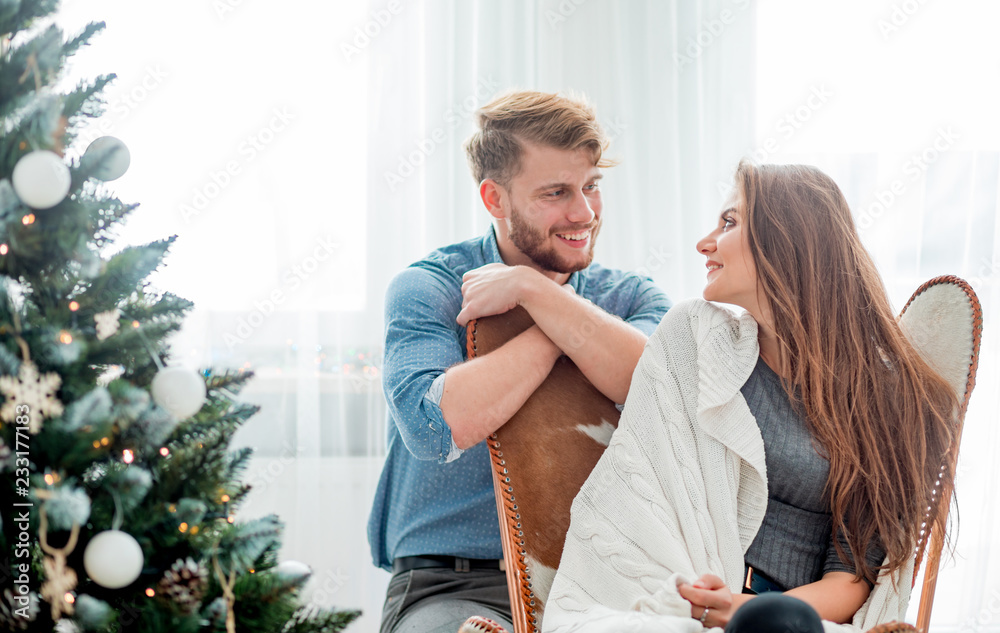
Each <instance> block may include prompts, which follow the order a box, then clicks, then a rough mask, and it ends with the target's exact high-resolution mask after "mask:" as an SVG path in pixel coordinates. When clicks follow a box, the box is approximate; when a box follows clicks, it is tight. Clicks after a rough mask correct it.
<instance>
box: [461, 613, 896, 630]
mask: <svg viewBox="0 0 1000 633" xmlns="http://www.w3.org/2000/svg"><path fill="white" fill-rule="evenodd" d="M893 630H895V629H893ZM900 630H902V629H900ZM458 633H507V629H505V628H503V627H502V626H500V625H499V624H497V623H496V622H494V621H493V620H491V619H489V618H484V617H482V616H478V615H474V616H472V617H471V618H469V619H468V620H466V621H465V622H464V623H463V624H462V627H461V628H460V629H458Z"/></svg>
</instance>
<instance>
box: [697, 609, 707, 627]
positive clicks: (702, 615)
mask: <svg viewBox="0 0 1000 633" xmlns="http://www.w3.org/2000/svg"><path fill="white" fill-rule="evenodd" d="M707 619H708V607H705V610H704V611H702V612H701V617H700V618H698V621H699V622H701V623H702V624H705V620H707Z"/></svg>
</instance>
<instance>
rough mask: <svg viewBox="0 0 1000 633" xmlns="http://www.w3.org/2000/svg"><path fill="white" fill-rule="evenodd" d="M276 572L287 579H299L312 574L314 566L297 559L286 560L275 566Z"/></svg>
mask: <svg viewBox="0 0 1000 633" xmlns="http://www.w3.org/2000/svg"><path fill="white" fill-rule="evenodd" d="M274 573H276V574H277V575H278V576H280V577H281V578H284V579H286V580H299V579H301V578H308V577H309V576H311V575H312V568H311V567H309V565H306V564H305V563H300V562H299V561H297V560H284V561H281V562H280V563H278V565H277V566H276V567H275V568H274Z"/></svg>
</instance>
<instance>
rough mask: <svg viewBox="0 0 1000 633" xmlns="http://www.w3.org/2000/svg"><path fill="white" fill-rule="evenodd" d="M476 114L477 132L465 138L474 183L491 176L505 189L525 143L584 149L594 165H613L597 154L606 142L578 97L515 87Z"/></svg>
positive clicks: (590, 110)
mask: <svg viewBox="0 0 1000 633" xmlns="http://www.w3.org/2000/svg"><path fill="white" fill-rule="evenodd" d="M476 115H477V116H476V120H477V123H478V125H479V131H477V132H476V133H475V134H473V135H472V136H471V137H470V138H469V140H467V141H466V142H465V152H466V154H467V155H468V158H469V167H470V168H471V169H472V177H473V178H474V179H475V180H476V184H477V185H478V184H479V183H481V182H482V181H484V180H486V179H487V178H490V179H492V180H495V181H496V182H498V183H499V184H500V185H502V186H505V187H506V186H507V185H508V184H509V183H510V180H511V178H513V177H514V176H516V175H517V174H518V173H519V172H520V170H521V154H522V152H523V147H522V143H523V142H525V141H527V142H531V143H537V144H539V145H544V146H547V147H553V148H556V149H566V150H576V149H579V148H585V149H587V150H589V151H590V153H591V155H592V156H593V158H594V165H596V166H597V167H602V168H603V167H611V166H612V165H614V164H615V161H613V160H610V159H607V158H602V155H603V153H604V152H605V150H607V148H608V145H609V144H610V142H611V140H610V139H609V138H608V136H607V135H606V134H605V133H604V130H603V129H602V128H601V126H600V124H599V123H598V122H597V116H596V115H595V114H594V109H593V107H591V105H590V104H589V103H587V101H586V100H585V99H584V98H582V97H576V96H571V97H567V96H563V95H561V94H559V93H546V92H537V91H533V90H515V91H511V92H506V93H503V94H501V95H499V96H497V97H495V98H494V99H493V101H491V102H489V103H487V104H486V105H484V106H483V107H481V108H480V109H479V110H478V111H477V112H476Z"/></svg>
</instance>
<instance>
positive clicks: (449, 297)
mask: <svg viewBox="0 0 1000 633" xmlns="http://www.w3.org/2000/svg"><path fill="white" fill-rule="evenodd" d="M502 262H503V260H502V259H501V258H500V251H499V250H498V248H497V241H496V236H495V234H494V232H493V229H492V228H491V229H490V230H489V231H488V232H487V234H486V235H485V236H483V237H480V238H476V239H472V240H468V241H466V242H461V243H459V244H453V245H451V246H446V247H444V248H441V249H439V250H436V251H434V252H433V253H431V254H430V255H428V256H427V257H426V258H424V259H422V260H420V261H418V262H416V263H415V264H413V265H411V266H410V267H408V268H406V269H405V270H403V271H402V272H401V273H400V274H399V275H397V276H396V278H395V279H393V280H392V282H391V283H390V284H389V289H388V291H387V292H386V301H385V332H386V334H385V361H384V364H383V375H382V387H383V390H384V391H385V398H386V403H387V405H388V406H387V409H388V416H387V417H388V454H387V455H386V461H385V466H384V468H383V470H382V477H381V479H380V480H379V484H378V489H377V490H376V492H375V502H374V504H373V506H372V512H371V516H370V517H369V519H368V541H369V543H370V545H371V551H372V559H373V561H374V563H375V565H377V566H379V567H382V568H383V569H386V570H389V569H390V568H391V565H392V561H393V559H394V558H398V557H402V556H418V555H423V554H441V555H450V556H463V557H467V558H502V557H503V552H502V551H501V546H500V528H499V520H498V518H497V510H496V501H495V498H494V494H493V482H492V479H491V472H490V460H489V449H488V448H487V446H486V443H485V442H480V443H479V444H477V445H475V446H473V447H471V448H469V449H468V450H465V451H460V450H458V448H457V447H456V446H455V444H454V442H453V441H452V437H451V429H450V428H449V427H448V424H447V423H446V422H445V421H444V416H443V414H442V413H441V408H440V407H439V406H438V402H440V399H441V389H440V388H441V386H442V380H443V378H440V377H442V376H443V375H444V372H445V370H446V369H448V368H449V367H451V366H452V365H456V364H458V363H461V362H463V361H465V360H466V355H465V328H464V327H462V326H460V325H458V323H456V322H455V318H456V317H457V316H458V313H459V311H460V310H461V307H462V275H464V274H465V273H466V272H468V271H470V270H473V269H475V268H479V267H480V266H484V265H486V264H492V263H502ZM568 283H569V284H571V285H572V287H573V289H574V290H575V291H576V293H577V294H578V295H580V296H581V297H584V298H586V299H588V300H590V301H591V302H593V303H594V304H596V305H597V306H599V307H601V308H603V309H604V310H606V311H607V312H609V313H611V314H614V315H617V316H619V317H621V318H623V319H624V320H625V321H627V322H628V323H630V324H632V325H633V326H635V327H636V328H638V329H639V330H641V331H642V332H643V333H645V334H646V335H647V336H649V335H650V334H651V333H652V332H653V330H655V329H656V326H657V325H658V324H659V323H660V319H662V318H663V315H664V314H666V312H667V309H668V308H669V307H670V300H669V299H667V296H666V295H665V294H664V293H663V292H662V291H661V290H660V289H659V288H657V287H656V286H655V285H654V284H653V282H652V280H651V279H649V278H645V277H640V276H638V275H635V274H633V273H628V272H623V271H618V270H611V269H608V268H604V267H603V266H601V265H599V264H591V265H590V266H589V267H587V268H586V269H584V270H581V271H578V272H575V273H573V274H572V275H570V278H569V281H568ZM435 381H436V382H435Z"/></svg>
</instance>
